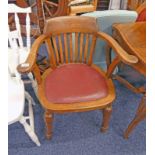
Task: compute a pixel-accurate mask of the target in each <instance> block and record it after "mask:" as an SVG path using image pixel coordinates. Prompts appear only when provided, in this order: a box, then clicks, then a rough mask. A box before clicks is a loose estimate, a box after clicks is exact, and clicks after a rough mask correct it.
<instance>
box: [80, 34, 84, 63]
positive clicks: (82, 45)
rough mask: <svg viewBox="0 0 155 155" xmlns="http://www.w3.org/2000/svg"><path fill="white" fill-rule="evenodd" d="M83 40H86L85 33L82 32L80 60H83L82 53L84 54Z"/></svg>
mask: <svg viewBox="0 0 155 155" xmlns="http://www.w3.org/2000/svg"><path fill="white" fill-rule="evenodd" d="M83 40H84V34H83V33H81V35H80V62H82V55H83Z"/></svg>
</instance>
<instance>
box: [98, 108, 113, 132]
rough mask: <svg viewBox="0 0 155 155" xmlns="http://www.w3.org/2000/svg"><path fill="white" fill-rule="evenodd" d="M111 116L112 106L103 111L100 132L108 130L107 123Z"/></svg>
mask: <svg viewBox="0 0 155 155" xmlns="http://www.w3.org/2000/svg"><path fill="white" fill-rule="evenodd" d="M111 114H112V106H111V105H109V106H107V107H106V108H105V109H103V122H102V126H101V132H105V131H107V130H108V128H109V121H110V117H111Z"/></svg>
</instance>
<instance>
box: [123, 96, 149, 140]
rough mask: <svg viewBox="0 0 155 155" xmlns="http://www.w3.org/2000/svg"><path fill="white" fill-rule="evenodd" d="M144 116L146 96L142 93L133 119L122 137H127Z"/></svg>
mask: <svg viewBox="0 0 155 155" xmlns="http://www.w3.org/2000/svg"><path fill="white" fill-rule="evenodd" d="M145 117H146V96H145V95H144V96H143V98H142V100H141V102H140V104H139V107H138V109H137V112H136V115H135V117H134V119H133V120H132V121H131V123H130V124H129V126H128V128H127V129H126V130H125V132H124V138H125V139H127V138H128V137H129V134H130V133H131V132H132V130H133V129H134V128H135V127H136V126H137V125H138V124H139V123H140V122H141V121H142V120H143V119H145Z"/></svg>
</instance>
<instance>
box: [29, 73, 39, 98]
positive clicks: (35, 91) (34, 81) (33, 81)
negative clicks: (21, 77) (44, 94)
mask: <svg viewBox="0 0 155 155" xmlns="http://www.w3.org/2000/svg"><path fill="white" fill-rule="evenodd" d="M28 77H29V79H30V80H31V82H32V88H33V90H34V93H35V95H36V96H37V97H38V93H37V88H38V87H37V81H36V80H34V78H33V75H32V73H29V74H28Z"/></svg>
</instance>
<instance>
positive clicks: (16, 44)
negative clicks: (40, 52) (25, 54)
mask: <svg viewBox="0 0 155 155" xmlns="http://www.w3.org/2000/svg"><path fill="white" fill-rule="evenodd" d="M8 13H11V14H14V19H15V30H10V28H9V26H8V30H9V33H8V39H9V44H10V47H11V48H12V49H17V48H23V46H24V43H23V39H22V34H21V24H20V19H19V17H18V14H19V13H22V14H26V19H25V20H26V22H25V23H26V45H25V46H26V47H27V50H28V51H29V50H30V47H31V39H30V13H31V7H28V8H21V7H18V6H17V5H15V4H8ZM22 20H23V19H22Z"/></svg>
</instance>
